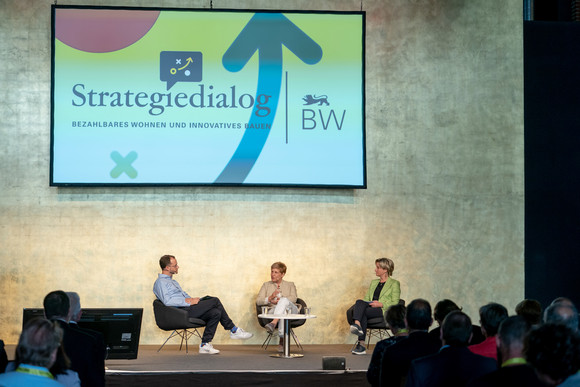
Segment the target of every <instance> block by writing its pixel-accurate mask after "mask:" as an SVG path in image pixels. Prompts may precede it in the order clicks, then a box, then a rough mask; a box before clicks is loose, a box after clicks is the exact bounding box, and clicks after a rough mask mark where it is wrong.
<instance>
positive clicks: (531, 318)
mask: <svg viewBox="0 0 580 387" xmlns="http://www.w3.org/2000/svg"><path fill="white" fill-rule="evenodd" d="M516 314H517V315H518V316H522V317H523V318H525V319H526V320H527V321H528V323H529V324H530V325H537V324H540V323H541V322H542V305H541V304H540V302H539V301H537V300H530V299H526V300H523V301H522V302H520V303H519V304H517V305H516Z"/></svg>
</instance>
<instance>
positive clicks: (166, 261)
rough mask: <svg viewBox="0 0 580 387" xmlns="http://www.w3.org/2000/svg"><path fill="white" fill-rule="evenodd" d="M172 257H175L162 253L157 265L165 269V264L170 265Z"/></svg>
mask: <svg viewBox="0 0 580 387" xmlns="http://www.w3.org/2000/svg"><path fill="white" fill-rule="evenodd" d="M172 259H175V257H174V256H173V255H164V256H162V257H161V258H159V266H161V270H163V269H165V268H166V267H167V266H170V265H171V260H172Z"/></svg>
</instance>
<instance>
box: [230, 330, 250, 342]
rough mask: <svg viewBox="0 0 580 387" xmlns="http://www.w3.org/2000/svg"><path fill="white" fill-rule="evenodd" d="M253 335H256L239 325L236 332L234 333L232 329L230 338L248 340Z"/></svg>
mask: <svg viewBox="0 0 580 387" xmlns="http://www.w3.org/2000/svg"><path fill="white" fill-rule="evenodd" d="M252 336H254V334H253V333H250V332H246V331H245V330H243V329H242V328H240V327H238V329H237V330H236V333H233V332H232V331H230V339H238V340H246V339H249V338H250V337H252Z"/></svg>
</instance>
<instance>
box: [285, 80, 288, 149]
mask: <svg viewBox="0 0 580 387" xmlns="http://www.w3.org/2000/svg"><path fill="white" fill-rule="evenodd" d="M285 78H286V79H285V81H286V87H285V89H286V144H288V71H286V73H285Z"/></svg>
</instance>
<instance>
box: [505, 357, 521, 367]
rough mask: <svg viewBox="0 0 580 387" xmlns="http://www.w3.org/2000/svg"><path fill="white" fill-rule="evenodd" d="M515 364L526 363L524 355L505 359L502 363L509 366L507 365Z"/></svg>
mask: <svg viewBox="0 0 580 387" xmlns="http://www.w3.org/2000/svg"><path fill="white" fill-rule="evenodd" d="M514 364H526V359H524V358H523V357H514V358H512V359H508V360H506V361H504V362H503V363H501V366H502V367H507V366H511V365H514Z"/></svg>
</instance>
